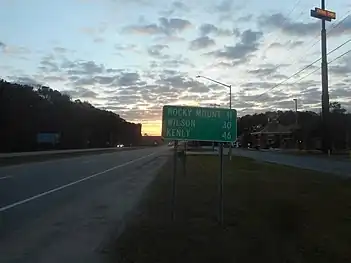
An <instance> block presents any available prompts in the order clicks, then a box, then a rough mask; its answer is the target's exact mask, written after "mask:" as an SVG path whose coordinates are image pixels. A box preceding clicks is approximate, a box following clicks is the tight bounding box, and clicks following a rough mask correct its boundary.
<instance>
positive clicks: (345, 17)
mask: <svg viewBox="0 0 351 263" xmlns="http://www.w3.org/2000/svg"><path fill="white" fill-rule="evenodd" d="M350 13H351V10H349V11H348V12H347V13H346V14H345V15H344V17H343V18H342V19H341V20H340V21H339V22H338V23H334V24H333V25H332V27H331V28H329V29H328V32H327V33H330V32H331V31H333V30H334V29H335V28H337V27H339V26H340V25H341V24H342V23H344V22H345V21H346V20H347V18H348V17H350V15H351V14H350ZM319 35H320V33H319V32H318V33H317V34H316V36H315V37H313V39H314V38H317V37H318V36H319ZM320 41H321V39H320V38H319V39H318V40H317V41H316V42H314V43H313V44H312V46H310V47H309V48H308V49H306V51H305V52H304V54H303V55H302V56H301V57H299V58H298V59H295V60H294V61H293V62H292V64H293V63H295V62H296V61H298V60H299V59H301V58H303V57H304V56H306V54H307V52H308V51H309V50H311V48H313V47H314V46H315V45H317V44H318V43H319V42H320ZM266 50H267V49H266ZM266 50H265V51H266ZM289 50H291V47H290V48H288V49H287V50H286V51H287V52H288V51H289ZM265 51H264V52H265ZM316 62H318V61H316ZM279 67H281V64H279V65H277V66H276V67H274V68H273V70H272V73H270V74H268V76H270V75H272V74H273V73H274V72H275V71H276V70H277V69H278V68H279Z"/></svg>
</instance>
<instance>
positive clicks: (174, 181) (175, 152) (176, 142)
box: [171, 141, 178, 221]
mask: <svg viewBox="0 0 351 263" xmlns="http://www.w3.org/2000/svg"><path fill="white" fill-rule="evenodd" d="M177 154H178V141H174V153H173V178H172V200H171V201H172V221H174V220H175V203H176V178H177V159H178V156H177Z"/></svg>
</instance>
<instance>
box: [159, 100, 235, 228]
mask: <svg viewBox="0 0 351 263" xmlns="http://www.w3.org/2000/svg"><path fill="white" fill-rule="evenodd" d="M162 136H163V138H164V139H166V140H174V141H176V143H175V147H174V148H175V149H174V164H173V165H174V169H173V180H172V182H173V185H172V220H174V218H175V211H174V210H175V197H176V186H175V182H176V173H177V170H176V165H177V145H178V143H177V141H179V140H182V141H183V140H184V141H210V142H219V143H220V148H219V157H220V167H219V168H220V171H219V178H218V181H219V182H218V195H219V198H218V199H219V204H218V220H219V222H220V224H223V143H232V142H234V141H235V140H236V138H237V113H236V110H234V109H224V108H208V107H193V106H172V105H166V106H164V107H163V112H162Z"/></svg>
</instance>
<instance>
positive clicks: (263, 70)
mask: <svg viewBox="0 0 351 263" xmlns="http://www.w3.org/2000/svg"><path fill="white" fill-rule="evenodd" d="M276 71H277V67H271V66H265V65H261V66H259V68H257V69H252V70H248V71H247V72H248V73H250V74H252V75H255V76H257V77H258V78H261V77H267V76H269V75H272V74H273V73H275V72H276Z"/></svg>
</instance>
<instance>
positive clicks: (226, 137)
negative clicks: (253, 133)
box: [222, 132, 232, 140]
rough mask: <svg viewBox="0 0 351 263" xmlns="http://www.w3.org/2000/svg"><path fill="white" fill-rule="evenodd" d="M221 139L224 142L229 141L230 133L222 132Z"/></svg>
mask: <svg viewBox="0 0 351 263" xmlns="http://www.w3.org/2000/svg"><path fill="white" fill-rule="evenodd" d="M222 137H223V139H224V140H230V139H231V138H232V135H231V133H230V132H223V134H222Z"/></svg>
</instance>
